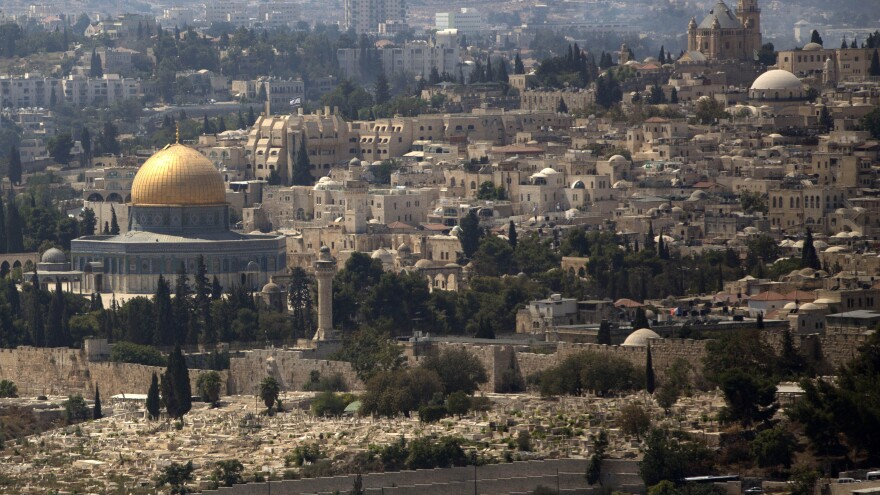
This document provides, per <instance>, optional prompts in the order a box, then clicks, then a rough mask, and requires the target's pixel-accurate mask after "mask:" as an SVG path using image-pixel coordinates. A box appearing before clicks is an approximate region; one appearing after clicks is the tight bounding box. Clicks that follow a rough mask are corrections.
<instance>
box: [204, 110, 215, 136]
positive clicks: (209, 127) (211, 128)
mask: <svg viewBox="0 0 880 495" xmlns="http://www.w3.org/2000/svg"><path fill="white" fill-rule="evenodd" d="M202 134H214V126H212V125H211V121H210V120H208V114H205V115H204V116H203V117H202Z"/></svg>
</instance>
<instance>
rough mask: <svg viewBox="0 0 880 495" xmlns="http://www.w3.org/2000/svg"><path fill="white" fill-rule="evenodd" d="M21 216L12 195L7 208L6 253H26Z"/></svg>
mask: <svg viewBox="0 0 880 495" xmlns="http://www.w3.org/2000/svg"><path fill="white" fill-rule="evenodd" d="M21 225H22V222H21V215H20V214H19V213H18V205H16V204H15V197H13V196H12V194H11V193H10V195H9V203H8V205H7V208H6V252H8V253H21V252H23V251H24V235H23V234H22V229H21Z"/></svg>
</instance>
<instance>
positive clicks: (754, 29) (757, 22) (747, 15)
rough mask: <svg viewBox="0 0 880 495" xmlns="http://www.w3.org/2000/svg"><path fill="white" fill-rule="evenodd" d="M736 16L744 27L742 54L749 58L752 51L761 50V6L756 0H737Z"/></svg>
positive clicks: (752, 53) (751, 55)
mask: <svg viewBox="0 0 880 495" xmlns="http://www.w3.org/2000/svg"><path fill="white" fill-rule="evenodd" d="M736 17H737V18H738V19H739V22H741V23H742V25H743V28H744V29H745V36H744V40H743V42H744V46H743V52H744V55H745V56H746V57H747V58H748V59H751V58H752V57H753V55H754V53H756V52H758V51H760V50H761V45H762V40H761V8H760V7H758V0H739V5H738V6H737V7H736Z"/></svg>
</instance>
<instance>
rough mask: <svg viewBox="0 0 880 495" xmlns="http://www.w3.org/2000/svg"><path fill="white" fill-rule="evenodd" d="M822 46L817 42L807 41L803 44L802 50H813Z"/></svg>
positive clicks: (821, 48) (820, 48)
mask: <svg viewBox="0 0 880 495" xmlns="http://www.w3.org/2000/svg"><path fill="white" fill-rule="evenodd" d="M823 49H824V48H823V47H822V45H820V44H819V43H807V44H806V45H804V48H803V50H804V51H805V52H815V51H817V50H823Z"/></svg>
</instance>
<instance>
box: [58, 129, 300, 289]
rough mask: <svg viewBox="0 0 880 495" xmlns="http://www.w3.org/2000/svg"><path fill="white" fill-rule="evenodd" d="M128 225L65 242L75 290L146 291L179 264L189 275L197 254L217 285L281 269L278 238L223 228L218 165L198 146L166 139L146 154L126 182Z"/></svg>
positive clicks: (255, 281) (254, 281) (254, 284)
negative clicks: (77, 276)
mask: <svg viewBox="0 0 880 495" xmlns="http://www.w3.org/2000/svg"><path fill="white" fill-rule="evenodd" d="M128 222H129V231H128V232H126V233H124V234H119V235H92V236H84V237H80V238H78V239H74V240H73V241H72V242H71V265H72V268H73V269H74V270H80V271H82V272H83V282H82V283H83V290H84V291H89V292H119V293H128V294H149V293H153V292H154V291H155V290H156V284H157V282H158V279H159V275H160V274H161V275H164V276H165V278H166V279H172V280H173V278H174V276H175V275H176V273H177V271H178V270H179V268H180V266H181V265H182V266H183V267H184V268H185V269H186V272H187V274H189V275H190V277H192V274H193V273H195V272H196V268H197V259H198V256H199V255H202V256H204V259H205V265H206V267H207V271H208V278H209V279H210V278H212V277H213V276H215V275H216V276H217V278H218V279H219V281H220V283H221V284H222V285H223V287H224V288H229V287H232V286H233V285H238V284H245V285H246V286H248V287H249V288H250V289H252V290H259V288H260V287H262V286H263V285H264V284H266V283H268V282H269V279H270V277H271V276H273V275H276V274H281V273H284V272H285V268H286V261H285V239H284V236H283V235H275V234H240V233H237V232H232V231H230V230H229V205H228V204H227V202H226V186H225V184H224V182H223V178H222V177H221V175H220V172H219V171H217V169H216V168H215V167H214V165H213V164H212V163H211V162H210V161H209V160H208V159H207V158H206V157H205V156H203V155H202V154H201V153H199V152H198V151H196V150H194V149H192V148H189V147H187V146H184V145H181V144H172V145H168V146H166V147H165V148H163V149H162V150H161V151H159V152H157V153H156V154H154V155H153V156H151V157H150V158H149V159H148V160H147V161H146V162H145V163H144V165H143V166H142V167H141V168H140V170H139V171H138V173H137V175H136V176H135V178H134V181H133V182H132V185H131V203H130V204H129V209H128Z"/></svg>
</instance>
